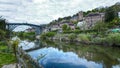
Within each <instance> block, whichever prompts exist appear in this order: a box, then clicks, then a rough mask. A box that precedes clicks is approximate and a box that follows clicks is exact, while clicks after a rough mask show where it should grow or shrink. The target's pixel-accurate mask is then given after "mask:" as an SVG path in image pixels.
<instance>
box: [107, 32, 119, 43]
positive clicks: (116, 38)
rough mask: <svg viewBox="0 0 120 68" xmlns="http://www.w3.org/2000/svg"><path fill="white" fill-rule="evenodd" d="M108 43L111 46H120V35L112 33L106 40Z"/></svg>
mask: <svg viewBox="0 0 120 68" xmlns="http://www.w3.org/2000/svg"><path fill="white" fill-rule="evenodd" d="M106 41H107V43H109V45H113V44H115V45H120V33H111V34H109V35H108V36H107V38H106Z"/></svg>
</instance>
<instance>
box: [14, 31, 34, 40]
mask: <svg viewBox="0 0 120 68" xmlns="http://www.w3.org/2000/svg"><path fill="white" fill-rule="evenodd" d="M16 34H17V36H18V37H19V38H21V39H29V40H34V39H35V32H17V33H16Z"/></svg>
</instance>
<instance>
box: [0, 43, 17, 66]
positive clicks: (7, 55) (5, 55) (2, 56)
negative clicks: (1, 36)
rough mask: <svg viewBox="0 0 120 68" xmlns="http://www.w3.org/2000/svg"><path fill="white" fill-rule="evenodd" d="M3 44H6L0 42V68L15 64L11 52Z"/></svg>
mask: <svg viewBox="0 0 120 68" xmlns="http://www.w3.org/2000/svg"><path fill="white" fill-rule="evenodd" d="M5 44H6V43H3V42H0V68H1V67H2V66H3V65H5V64H11V63H15V61H16V59H15V56H14V54H13V53H12V50H10V49H9V48H8V46H6V45H5Z"/></svg>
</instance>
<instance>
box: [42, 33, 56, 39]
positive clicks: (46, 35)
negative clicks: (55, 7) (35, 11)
mask: <svg viewBox="0 0 120 68" xmlns="http://www.w3.org/2000/svg"><path fill="white" fill-rule="evenodd" d="M55 34H56V33H55V32H48V33H43V34H41V36H40V38H41V39H47V38H50V37H51V38H52V37H53V36H55Z"/></svg>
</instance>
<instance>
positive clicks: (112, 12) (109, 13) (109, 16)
mask: <svg viewBox="0 0 120 68" xmlns="http://www.w3.org/2000/svg"><path fill="white" fill-rule="evenodd" d="M116 17H117V15H116V12H115V10H114V9H113V8H112V7H109V8H107V9H106V12H105V22H111V21H112V20H113V19H115V18H116Z"/></svg>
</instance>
